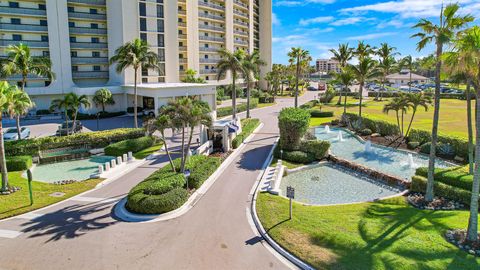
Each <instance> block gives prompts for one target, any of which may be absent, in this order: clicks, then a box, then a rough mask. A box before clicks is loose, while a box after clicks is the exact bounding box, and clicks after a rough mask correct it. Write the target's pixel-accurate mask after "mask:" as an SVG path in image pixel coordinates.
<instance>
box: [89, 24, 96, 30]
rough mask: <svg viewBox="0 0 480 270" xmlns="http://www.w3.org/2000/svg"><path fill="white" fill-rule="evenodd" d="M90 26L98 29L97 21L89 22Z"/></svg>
mask: <svg viewBox="0 0 480 270" xmlns="http://www.w3.org/2000/svg"><path fill="white" fill-rule="evenodd" d="M90 27H91V28H92V29H98V23H92V24H90Z"/></svg>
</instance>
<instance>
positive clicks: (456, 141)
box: [408, 129, 468, 159]
mask: <svg viewBox="0 0 480 270" xmlns="http://www.w3.org/2000/svg"><path fill="white" fill-rule="evenodd" d="M408 140H409V141H411V142H412V141H414V142H420V143H421V144H424V143H427V142H431V141H432V135H431V132H429V131H425V130H419V129H412V130H411V131H410V133H409V134H408ZM438 142H439V143H442V144H449V145H451V146H452V148H453V149H454V151H455V153H456V155H458V156H460V157H462V158H464V159H468V140H466V139H462V138H459V137H455V136H449V135H443V134H439V136H438Z"/></svg>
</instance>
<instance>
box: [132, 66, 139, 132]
mask: <svg viewBox="0 0 480 270" xmlns="http://www.w3.org/2000/svg"><path fill="white" fill-rule="evenodd" d="M134 71H135V75H134V76H135V79H134V85H133V114H134V115H133V124H134V126H135V128H138V119H137V118H138V116H137V113H138V112H137V111H138V110H137V72H138V68H135V69H134Z"/></svg>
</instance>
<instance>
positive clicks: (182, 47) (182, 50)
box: [178, 46, 187, 52]
mask: <svg viewBox="0 0 480 270" xmlns="http://www.w3.org/2000/svg"><path fill="white" fill-rule="evenodd" d="M178 50H179V51H181V52H184V51H187V46H179V47H178Z"/></svg>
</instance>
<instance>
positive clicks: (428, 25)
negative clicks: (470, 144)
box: [412, 4, 474, 202]
mask: <svg viewBox="0 0 480 270" xmlns="http://www.w3.org/2000/svg"><path fill="white" fill-rule="evenodd" d="M459 8H460V7H459V5H458V4H450V5H448V6H447V7H445V8H443V6H442V9H441V11H440V22H439V24H438V25H437V24H434V23H433V22H431V21H429V20H427V19H421V20H420V21H419V22H418V23H417V24H415V25H414V26H413V28H418V29H419V30H420V32H418V33H417V34H414V35H413V36H412V37H418V38H420V41H419V42H418V43H417V50H419V51H420V50H423V49H424V48H425V47H426V46H427V44H429V43H431V42H434V43H435V46H436V67H435V96H434V112H433V125H432V146H431V147H430V156H429V161H428V180H427V190H426V194H425V200H426V201H429V202H431V201H432V200H433V197H434V192H433V183H434V175H433V174H434V170H435V157H436V148H437V141H438V119H439V117H440V73H441V71H442V60H441V56H442V53H443V46H444V45H445V44H447V43H449V42H450V41H451V40H452V38H453V37H454V35H455V31H457V30H459V29H461V28H462V27H464V26H465V25H466V24H467V23H468V22H471V21H473V19H474V18H473V17H472V16H470V15H465V16H460V15H458V14H457V11H458V9H459Z"/></svg>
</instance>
